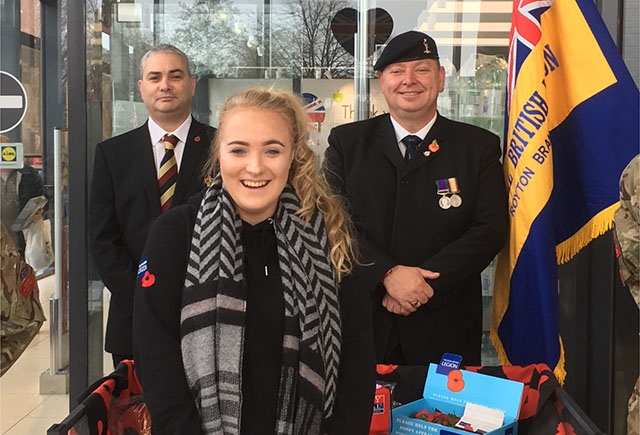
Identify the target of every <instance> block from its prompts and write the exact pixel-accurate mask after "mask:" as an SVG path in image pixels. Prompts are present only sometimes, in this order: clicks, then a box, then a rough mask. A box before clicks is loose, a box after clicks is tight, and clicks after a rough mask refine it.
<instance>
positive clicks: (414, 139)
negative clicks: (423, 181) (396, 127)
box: [402, 134, 422, 163]
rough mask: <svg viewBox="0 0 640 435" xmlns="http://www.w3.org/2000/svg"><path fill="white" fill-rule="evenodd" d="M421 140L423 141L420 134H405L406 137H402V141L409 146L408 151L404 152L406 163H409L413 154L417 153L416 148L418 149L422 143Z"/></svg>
mask: <svg viewBox="0 0 640 435" xmlns="http://www.w3.org/2000/svg"><path fill="white" fill-rule="evenodd" d="M420 142H422V139H420V136H415V135H413V134H410V135H408V136H405V137H404V139H402V143H404V144H405V145H406V146H407V151H406V152H405V153H404V162H405V163H409V160H411V159H412V158H413V156H415V155H416V150H417V149H418V145H419V144H420Z"/></svg>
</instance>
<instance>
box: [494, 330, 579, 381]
mask: <svg viewBox="0 0 640 435" xmlns="http://www.w3.org/2000/svg"><path fill="white" fill-rule="evenodd" d="M489 336H490V337H491V343H492V344H493V347H494V349H495V350H496V353H497V354H498V361H499V362H500V364H501V365H503V366H510V365H513V364H511V362H510V361H509V358H508V357H507V353H506V352H505V350H504V347H503V346H502V341H500V337H498V330H497V329H495V328H492V329H491V333H490V335H489ZM558 340H560V358H558V364H557V365H556V366H555V367H550V368H551V369H552V370H553V374H554V376H555V377H556V379H557V380H558V382H559V383H560V385H564V380H565V378H566V377H567V371H566V370H565V368H564V363H565V359H564V344H563V343H562V338H561V337H558Z"/></svg>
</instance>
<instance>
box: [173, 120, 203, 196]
mask: <svg viewBox="0 0 640 435" xmlns="http://www.w3.org/2000/svg"><path fill="white" fill-rule="evenodd" d="M210 141H211V138H210V137H209V134H208V132H207V129H206V126H205V125H204V124H201V123H200V122H198V121H196V120H195V118H192V119H191V127H190V128H189V136H188V137H187V142H186V143H185V147H184V152H183V153H182V162H181V163H180V170H179V171H178V183H177V185H176V191H175V193H174V196H173V197H174V202H177V203H180V204H181V203H182V202H184V201H183V199H185V198H184V196H185V193H186V192H187V191H188V187H189V185H190V184H191V182H192V180H193V179H194V178H195V177H202V174H198V173H197V172H198V170H199V168H201V167H202V164H201V163H202V162H203V159H207V158H208V156H207V153H206V151H207V150H208V149H209V142H210Z"/></svg>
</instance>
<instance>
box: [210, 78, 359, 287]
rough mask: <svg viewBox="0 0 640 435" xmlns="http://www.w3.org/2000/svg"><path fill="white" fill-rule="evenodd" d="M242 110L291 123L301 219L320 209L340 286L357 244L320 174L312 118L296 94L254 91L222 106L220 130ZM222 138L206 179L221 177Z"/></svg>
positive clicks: (213, 149) (215, 145)
mask: <svg viewBox="0 0 640 435" xmlns="http://www.w3.org/2000/svg"><path fill="white" fill-rule="evenodd" d="M239 107H256V108H258V109H263V110H268V111H271V112H274V113H278V114H280V115H282V116H283V117H284V118H285V119H286V120H287V121H288V123H289V125H290V130H291V132H290V133H291V137H292V139H293V155H294V156H293V162H292V163H291V168H290V169H289V176H288V182H289V183H290V184H291V186H292V187H293V189H294V190H295V192H296V195H297V196H298V198H299V199H300V209H299V210H298V211H297V212H296V214H297V215H298V216H300V217H301V218H302V219H304V220H305V221H306V222H309V219H311V215H312V213H313V210H314V209H315V208H317V209H318V210H319V211H320V212H321V213H322V216H323V220H324V224H325V228H326V231H327V238H328V240H329V245H330V247H331V248H330V252H329V259H330V260H331V264H332V265H333V268H334V273H335V274H336V279H337V280H338V282H340V281H341V280H342V278H344V276H345V275H347V274H349V272H351V270H352V268H353V266H354V263H355V262H356V242H355V237H354V235H353V234H354V230H353V223H352V221H351V218H350V216H349V215H348V214H347V212H346V211H345V208H344V206H343V203H342V199H341V197H339V196H337V195H334V194H332V193H331V189H330V188H329V185H328V184H327V182H326V180H325V178H324V176H323V175H322V174H321V173H320V172H319V170H318V166H317V163H316V155H315V153H314V152H313V150H312V149H311V147H310V146H309V143H308V128H309V117H308V116H307V113H306V112H305V111H304V109H303V107H302V102H301V100H300V98H299V97H297V96H296V95H295V94H293V93H291V92H288V91H284V90H280V89H275V88H263V87H254V88H250V89H246V90H244V91H242V92H240V93H238V94H236V95H233V96H232V97H230V98H229V99H227V101H226V102H225V103H224V105H223V106H222V109H221V110H220V114H219V123H220V127H219V128H220V129H223V128H224V122H225V117H226V115H227V114H228V113H229V112H230V111H231V110H233V109H236V108H239ZM218 137H220V135H216V138H215V139H214V141H213V144H212V146H211V151H210V158H209V161H208V162H207V165H206V167H205V172H206V174H205V176H206V177H207V178H208V179H213V178H214V177H215V176H216V175H217V173H218V170H219V168H218V155H219V153H218V150H219V147H220V143H219V139H218Z"/></svg>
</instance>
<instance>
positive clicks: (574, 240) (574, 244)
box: [556, 202, 620, 264]
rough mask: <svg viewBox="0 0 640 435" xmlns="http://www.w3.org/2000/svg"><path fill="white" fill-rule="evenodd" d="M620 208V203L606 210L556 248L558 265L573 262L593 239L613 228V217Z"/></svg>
mask: <svg viewBox="0 0 640 435" xmlns="http://www.w3.org/2000/svg"><path fill="white" fill-rule="evenodd" d="M619 207H620V202H616V203H615V204H613V205H611V206H609V207H607V208H605V209H604V210H602V211H601V212H600V213H598V214H596V215H595V216H594V217H593V218H591V220H590V221H589V222H587V223H586V224H585V225H584V226H583V227H582V228H580V229H579V230H578V231H577V232H576V233H575V234H574V235H572V236H571V237H569V238H568V239H567V240H565V241H563V242H561V243H559V244H558V245H557V246H556V256H557V257H558V264H564V263H566V262H568V261H569V260H571V259H572V258H573V257H574V256H575V255H576V254H577V253H578V252H580V250H581V249H582V248H584V247H585V246H587V245H588V244H589V243H590V242H591V241H592V240H593V239H595V238H596V237H599V236H601V235H603V234H604V233H606V232H607V231H609V230H610V229H611V228H613V215H614V213H615V212H616V210H617V209H618V208H619Z"/></svg>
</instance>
